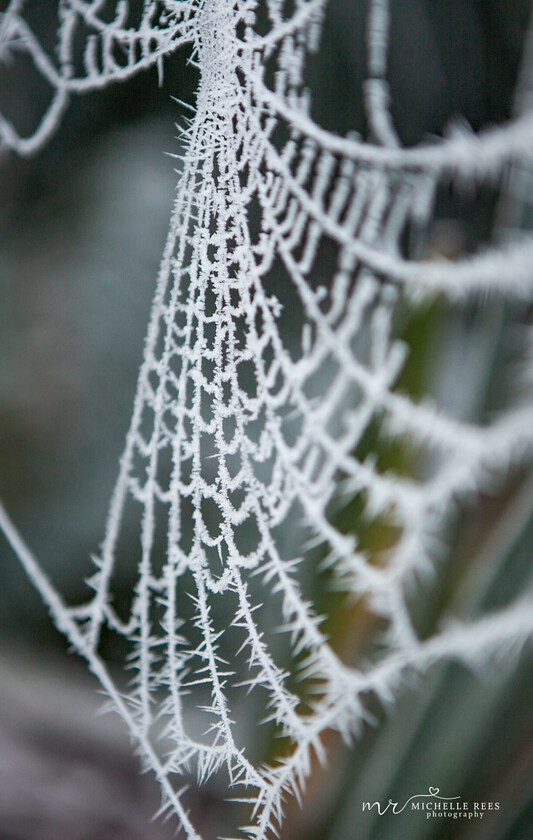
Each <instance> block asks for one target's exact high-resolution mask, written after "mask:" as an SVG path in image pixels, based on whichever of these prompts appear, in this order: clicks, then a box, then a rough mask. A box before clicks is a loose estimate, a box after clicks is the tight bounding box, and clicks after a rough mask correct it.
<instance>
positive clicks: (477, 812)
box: [363, 787, 500, 819]
mask: <svg viewBox="0 0 533 840" xmlns="http://www.w3.org/2000/svg"><path fill="white" fill-rule="evenodd" d="M407 807H410V810H411V811H422V812H424V813H425V814H426V819H430V818H432V817H448V818H451V819H458V818H459V817H462V818H464V819H472V818H477V819H483V816H484V813H485V811H498V810H499V808H500V803H499V802H473V803H468V802H464V801H462V799H461V796H441V795H440V792H439V788H438V787H429V788H428V792H427V793H416V794H414V795H413V796H410V797H409V799H407V800H406V801H405V802H404V803H403V805H400V804H399V803H398V802H394V801H393V800H392V799H389V801H388V802H387V804H386V805H382V804H381V803H380V802H363V811H372V810H373V809H374V808H375V809H376V810H377V812H378V814H379V815H380V817H382V816H383V814H386V813H387V811H390V813H391V814H401V813H402V811H405V809H406V808H407Z"/></svg>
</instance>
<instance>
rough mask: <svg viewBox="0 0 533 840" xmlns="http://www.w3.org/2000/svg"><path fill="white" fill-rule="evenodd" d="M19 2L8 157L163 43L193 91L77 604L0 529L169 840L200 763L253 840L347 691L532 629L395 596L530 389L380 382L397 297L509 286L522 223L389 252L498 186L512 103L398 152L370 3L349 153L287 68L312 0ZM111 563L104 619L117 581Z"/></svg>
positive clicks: (189, 828) (420, 570)
mask: <svg viewBox="0 0 533 840" xmlns="http://www.w3.org/2000/svg"><path fill="white" fill-rule="evenodd" d="M26 5H27V4H26V3H24V0H12V2H11V3H10V4H9V6H8V9H7V11H6V12H5V13H4V15H3V16H2V18H1V20H0V57H2V58H3V59H4V60H6V59H7V57H8V56H9V57H11V58H12V59H14V58H16V57H20V56H21V55H22V56H23V57H24V58H25V59H28V58H29V59H31V61H32V62H33V64H34V65H35V67H36V68H37V69H38V71H39V72H40V73H41V74H42V76H43V77H44V78H45V80H46V82H47V84H48V85H49V87H50V103H49V108H48V110H47V112H46V114H45V115H44V117H43V119H42V121H41V123H40V125H39V126H38V127H37V129H36V130H35V132H34V133H33V134H32V135H31V136H29V137H22V136H21V135H20V134H19V133H18V132H17V130H16V128H15V126H14V124H13V122H10V121H9V120H8V119H7V117H1V118H0V137H1V141H2V144H3V145H4V146H6V147H11V148H13V149H14V150H15V151H18V152H19V153H21V154H29V153H32V152H33V151H35V150H36V149H37V148H38V147H39V146H40V145H42V143H43V142H44V141H45V140H46V139H47V137H48V136H49V135H50V134H51V133H52V132H53V131H54V130H55V128H56V126H57V122H58V119H59V117H60V116H61V114H62V112H63V111H64V109H65V108H66V105H67V103H68V99H69V97H70V96H71V94H73V93H81V92H83V91H85V90H89V89H94V88H98V87H102V86H104V85H106V84H108V83H110V82H111V81H113V80H119V79H124V78H127V77H128V76H130V75H132V74H133V73H134V72H136V71H137V70H139V69H142V68H144V67H147V66H150V65H152V64H159V63H160V62H161V61H162V58H163V57H164V56H165V55H168V54H170V53H171V52H173V51H174V50H175V49H176V48H177V47H179V46H181V45H184V44H190V45H192V49H193V60H194V61H195V62H196V63H197V65H198V68H199V71H200V85H199V89H198V93H197V102H196V108H195V112H194V116H193V118H192V119H191V121H190V124H189V126H188V128H187V130H186V132H185V137H184V140H185V152H184V154H183V156H182V171H181V174H180V179H179V184H178V191H177V198H176V202H175V207H174V211H173V215H172V219H171V224H170V232H169V235H168V239H167V244H166V248H165V252H164V256H163V260H162V264H161V270H160V274H159V279H158V283H157V290H156V295H155V301H154V305H153V309H152V315H151V320H150V325H149V328H148V336H147V341H146V347H145V354H144V361H143V364H142V367H141V371H140V374H139V380H138V387H137V394H136V398H135V404H134V409H133V417H132V421H131V426H130V429H129V432H128V434H127V438H126V446H125V450H124V453H123V456H122V458H121V462H120V472H119V477H118V480H117V483H116V487H115V490H114V494H113V497H112V500H111V504H110V510H109V517H108V522H107V528H106V532H105V538H104V541H103V544H102V548H101V551H100V552H99V554H98V556H97V558H96V564H97V570H96V572H95V574H94V576H93V578H92V579H91V586H92V587H93V589H94V595H93V596H92V597H91V599H90V600H89V601H88V603H87V604H85V605H84V606H83V607H74V608H69V607H67V606H66V605H64V604H63V602H62V601H61V599H60V598H59V596H58V595H57V594H56V592H55V590H54V589H53V588H52V587H51V585H50V584H49V582H48V581H47V579H46V577H45V576H44V575H43V573H42V572H41V571H40V569H39V567H38V566H37V564H36V562H35V560H34V559H33V558H32V556H31V555H30V554H29V552H28V550H27V549H26V548H25V546H24V544H23V543H22V541H21V539H20V537H19V536H18V535H17V533H16V531H15V530H14V528H13V526H12V525H11V523H10V522H9V520H8V519H7V516H6V515H5V514H4V513H3V512H2V513H1V524H2V526H3V528H4V530H5V532H6V535H7V537H8V539H10V541H11V542H12V544H13V546H14V547H15V549H16V550H17V552H18V554H19V556H20V559H21V560H22V562H23V564H24V565H25V567H26V569H27V571H28V572H29V574H30V576H31V578H32V579H33V581H34V583H35V584H36V586H37V587H38V588H39V590H40V591H41V593H42V595H43V597H44V598H45V600H46V602H47V603H48V605H49V607H50V608H51V611H52V613H53V616H54V618H55V621H56V623H57V624H58V626H59V627H60V629H62V630H63V631H64V632H65V633H66V634H67V636H68V637H69V638H70V640H71V641H72V642H73V643H74V645H75V646H76V648H77V649H78V650H79V651H80V653H82V654H83V655H84V656H85V657H86V658H87V659H88V661H89V664H90V666H91V668H92V670H93V671H94V672H95V673H96V675H97V676H98V677H99V679H100V680H101V681H102V683H103V685H104V687H105V688H106V690H107V691H108V693H109V694H110V696H111V699H112V700H113V702H114V704H115V707H116V708H117V710H118V711H119V713H120V714H121V715H122V717H123V718H124V719H125V721H126V723H127V725H128V726H129V728H130V731H131V733H132V735H133V736H134V738H135V739H136V741H137V744H138V746H139V749H140V752H141V754H142V756H143V758H144V760H145V762H146V764H147V765H148V766H150V767H151V768H152V769H153V770H155V772H156V774H157V776H158V778H159V780H160V781H161V783H162V786H163V791H164V796H165V806H168V807H169V808H173V809H174V810H175V812H176V813H177V814H178V816H179V818H180V820H181V823H182V825H183V828H184V829H185V831H186V834H187V836H188V837H191V838H192V837H198V836H199V835H198V834H197V833H196V831H195V828H194V826H193V824H192V822H191V818H190V816H189V815H188V813H187V809H186V807H185V805H184V799H183V796H182V794H180V793H179V792H178V791H179V789H180V787H181V786H182V777H183V776H184V775H185V776H188V775H189V774H190V773H191V772H192V771H195V772H196V773H197V774H198V778H199V780H200V782H204V781H205V780H206V779H207V778H208V777H209V776H210V775H212V774H215V773H220V774H222V775H224V774H225V779H226V783H228V785H229V786H230V787H231V789H232V790H231V796H232V797H241V798H244V799H249V800H250V801H251V802H252V806H251V817H250V825H249V826H248V827H247V829H246V831H247V836H249V837H253V838H257V840H261V839H262V838H264V837H266V836H268V835H269V833H270V832H271V831H275V830H276V829H278V828H279V825H280V823H281V819H282V805H283V800H284V797H285V796H286V794H287V793H289V792H291V793H295V794H296V795H299V793H300V791H301V790H302V788H303V787H304V785H305V779H306V777H307V776H308V774H309V772H310V769H311V763H312V759H313V755H314V754H317V755H318V757H319V758H320V759H322V758H323V755H324V752H323V746H322V743H321V739H322V736H323V733H324V732H325V731H326V730H328V729H336V730H338V731H339V732H341V733H342V734H343V736H345V737H347V738H348V737H350V736H352V735H353V734H355V733H357V731H358V729H359V727H360V725H361V723H362V721H364V720H365V717H366V711H365V704H364V702H363V697H364V696H365V695H366V694H367V693H368V692H371V693H373V694H374V696H377V698H378V699H379V700H381V701H383V702H388V701H389V700H390V699H391V697H393V696H394V692H395V690H396V689H397V687H398V685H399V684H400V682H401V680H402V676H403V675H404V674H405V672H406V671H408V670H413V669H414V670H423V669H425V668H427V667H428V666H430V665H431V664H432V663H433V662H435V661H438V660H440V659H442V658H444V657H457V658H459V659H462V660H463V661H465V662H467V663H470V662H474V661H477V660H479V658H480V657H481V656H482V655H484V652H485V651H487V650H490V649H491V648H493V647H501V646H502V645H503V646H511V645H514V644H516V643H519V642H521V641H522V640H523V639H524V638H526V637H527V636H528V635H530V634H531V631H532V630H533V612H532V609H531V607H532V602H531V598H530V597H525V596H524V597H522V598H521V599H519V600H517V601H515V602H513V603H510V604H509V605H508V606H507V607H505V608H504V609H502V610H501V611H500V612H498V613H495V614H492V615H489V616H484V617H482V618H480V619H478V620H476V621H475V622H472V623H470V624H459V623H457V624H455V625H453V626H448V627H443V628H441V629H440V630H438V631H437V632H436V633H435V634H434V635H432V636H430V637H429V638H423V639H422V638H420V637H419V634H418V632H417V629H416V626H415V622H414V620H413V617H412V614H411V609H410V594H411V593H412V590H413V586H414V585H415V583H416V582H418V581H419V580H420V578H423V577H424V575H425V574H427V573H430V572H431V571H432V569H433V566H434V562H435V556H436V554H438V551H437V548H438V544H439V541H440V540H441V539H442V538H443V535H444V534H445V525H446V523H447V521H448V517H449V515H450V514H451V512H452V511H453V508H454V505H455V503H456V500H457V499H460V498H462V497H466V496H471V495H472V494H475V493H476V492H478V491H479V490H480V489H483V488H484V487H488V486H493V485H494V483H495V482H497V481H498V477H499V476H503V475H504V474H505V473H506V472H507V471H508V469H509V467H510V466H512V465H513V464H520V463H524V461H525V460H526V459H527V458H529V456H530V454H531V449H532V446H533V406H532V405H531V404H530V403H529V404H528V403H524V402H522V403H518V404H516V405H512V406H509V407H508V408H507V409H506V410H505V411H502V412H501V413H500V414H499V415H498V416H497V417H496V418H495V419H493V420H492V422H491V423H490V424H487V425H483V426H476V425H474V424H469V423H467V422H465V421H461V420H458V419H454V418H452V417H451V416H447V415H446V413H445V412H444V411H443V410H442V409H441V408H439V407H438V406H434V405H431V404H429V403H425V402H415V401H414V400H413V399H411V398H410V397H409V396H408V395H406V394H404V393H402V392H401V390H399V389H398V388H397V387H396V383H397V381H398V377H399V376H400V374H401V371H402V369H403V366H404V362H405V357H406V348H405V346H404V344H403V343H402V342H400V341H399V340H398V339H397V337H396V332H395V319H396V318H397V317H398V312H399V311H400V310H401V308H402V307H403V306H405V302H406V301H407V302H408V303H411V302H412V301H414V300H416V299H417V298H419V297H424V296H428V295H435V294H441V295H442V296H444V297H445V298H449V299H451V300H454V301H459V302H461V301H463V300H465V299H467V298H468V297H470V296H472V295H474V294H476V293H480V292H481V293H483V294H486V293H488V292H489V291H494V292H495V293H497V294H499V295H501V296H504V297H509V298H518V299H524V300H531V291H532V289H533V272H532V268H531V266H532V264H533V262H532V261H533V243H532V240H531V239H530V238H525V239H523V240H520V241H518V242H515V243H511V244H509V245H507V246H505V247H501V246H500V247H498V248H496V247H494V248H493V249H490V250H487V251H485V252H483V253H481V254H479V255H475V256H471V257H468V258H464V259H463V260H462V261H460V262H456V263H444V262H418V263H416V262H412V261H408V260H406V259H405V257H404V256H403V255H402V249H401V243H402V237H404V235H405V232H406V230H408V229H409V227H410V226H413V225H414V226H417V227H419V228H420V227H423V226H424V225H426V224H427V223H428V222H429V220H430V219H431V216H432V213H433V204H434V196H435V191H436V189H437V188H438V185H439V183H441V181H442V180H443V179H445V178H457V179H463V180H467V181H468V180H470V181H478V182H483V181H486V180H487V181H491V182H496V183H500V182H502V181H503V180H504V178H505V177H506V175H507V174H508V172H509V170H510V168H511V167H512V165H513V163H516V162H525V163H527V162H528V160H529V156H530V155H531V153H532V152H533V116H532V115H531V113H529V112H527V113H525V114H524V115H522V116H521V117H520V118H517V119H516V120H515V121H513V122H512V123H509V124H508V125H506V126H503V127H500V128H494V129H492V130H490V131H487V132H486V133H484V134H482V135H480V136H478V137H476V136H474V135H473V134H468V133H466V132H458V133H456V134H454V135H452V136H450V138H449V139H447V140H445V141H442V142H440V143H438V144H437V143H434V144H431V145H427V146H424V147H417V148H414V149H407V150H404V149H402V148H401V146H400V143H399V141H398V138H397V135H396V132H395V130H394V125H393V122H392V119H391V116H390V113H389V111H388V88H387V84H386V81H385V74H386V52H387V36H388V27H389V16H388V7H387V3H386V2H385V1H384V0H382V1H381V2H379V0H375V2H371V3H369V15H368V37H367V41H368V44H367V49H368V68H369V80H368V81H367V83H366V85H365V91H364V94H365V103H366V108H367V117H368V123H369V126H370V130H371V134H372V138H371V139H372V143H370V142H368V143H366V142H363V141H362V140H361V139H360V138H358V137H356V136H351V137H346V138H341V137H339V136H337V135H334V134H332V133H329V132H327V131H325V130H323V129H322V128H320V127H319V126H318V125H317V124H316V123H315V122H314V121H313V120H312V118H311V116H310V97H309V93H308V91H307V89H306V88H305V85H304V71H305V61H306V58H307V56H308V55H309V54H310V53H312V52H313V51H314V50H316V49H318V48H319V42H320V25H321V20H322V17H323V15H324V10H325V2H324V0H301V1H300V2H298V0H295V2H278V0H266V2H264V3H256V2H244V0H237V2H234V3H230V2H228V0H201V1H200V2H192V0H191V2H170V0H169V2H145V3H144V5H143V8H142V11H141V12H139V13H138V14H137V16H135V13H134V12H133V11H132V10H131V9H130V8H129V6H128V4H127V3H124V2H120V3H117V4H110V3H104V2H82V0H64V2H60V3H59V5H58V10H59V11H58V19H59V28H58V48H57V50H56V53H55V54H54V55H53V56H50V54H49V53H48V52H47V51H46V50H45V49H44V48H43V47H42V46H41V45H40V44H39V42H38V40H37V39H36V37H35V36H34V34H33V33H32V31H31V30H30V28H29V26H28V24H27V23H26V22H25V20H24V12H25V7H26ZM80 43H83V44H84V45H85V47H84V49H83V50H81V53H80V50H79V44H80ZM80 55H81V57H80ZM371 429H373V430H374V433H376V432H379V435H380V436H381V439H399V440H401V441H403V440H409V441H414V442H416V445H417V457H416V459H415V460H416V467H415V466H413V468H412V469H410V470H404V471H400V470H397V471H394V470H392V469H383V468H382V467H381V466H380V462H379V458H378V457H372V454H368V451H367V450H368V445H367V443H365V441H366V440H367V437H368V434H369V430H371ZM365 452H366V454H364V453H365ZM354 498H358V499H360V500H361V502H362V504H363V506H364V516H365V517H366V520H367V521H370V522H375V523H378V522H379V521H380V519H381V520H383V519H385V520H386V521H387V523H388V527H389V528H390V529H391V530H392V532H393V534H394V537H393V539H391V540H390V544H389V546H388V548H387V550H384V551H382V552H380V553H379V554H378V555H376V554H371V553H369V552H365V550H364V549H362V548H361V547H360V546H359V545H358V542H357V535H356V534H355V533H351V532H348V533H347V532H346V529H345V528H344V529H343V528H341V526H340V525H339V519H338V511H339V509H341V508H342V507H343V505H344V506H346V504H347V503H348V502H347V500H351V499H354ZM376 527H379V525H377V524H376ZM135 532H136V533H137V537H138V538H137V540H136V541H135V545H134V541H133V539H132V534H133V533H135ZM311 549H312V552H311V553H312V555H313V553H314V556H317V557H320V558H321V561H322V565H323V566H326V567H327V568H328V569H329V570H330V574H331V575H332V576H333V577H334V579H335V580H336V586H337V587H338V588H340V589H342V590H345V591H346V592H347V593H351V594H352V595H355V596H357V597H359V598H361V599H362V603H363V605H364V606H363V607H362V608H363V609H364V610H366V612H367V613H368V615H369V617H370V619H371V621H372V622H373V625H372V626H374V627H376V628H378V629H379V630H380V633H381V637H380V638H381V643H380V645H378V646H376V647H375V648H372V650H371V652H369V651H367V652H366V655H365V658H364V660H363V659H361V660H360V661H359V660H357V659H356V660H353V658H350V657H342V656H341V654H340V652H339V651H338V650H336V649H335V647H334V646H333V645H331V644H330V643H329V641H328V638H327V635H326V632H325V629H324V620H323V618H322V617H321V616H320V615H318V614H317V610H316V607H315V606H314V604H313V602H312V595H313V593H312V592H309V591H306V590H305V585H306V584H305V580H306V579H307V578H308V575H307V577H306V576H303V575H301V574H300V569H301V567H302V564H304V563H305V562H308V561H304V559H303V558H304V556H305V555H306V554H307V553H308V552H309V551H310V550H311ZM134 563H137V568H138V572H137V576H136V583H135V587H134V591H133V592H132V593H131V599H130V602H129V603H128V606H127V609H125V608H124V605H123V604H121V606H117V604H116V603H115V600H116V599H115V595H116V593H115V589H114V581H115V575H116V572H117V568H118V567H121V566H127V567H128V568H131V565H132V564H134ZM273 626H274V627H275V629H276V630H279V629H281V630H283V631H284V632H283V633H282V634H281V635H280V634H277V635H276V634H274V633H272V629H273ZM104 632H112V633H114V634H118V635H119V636H121V637H124V639H125V640H126V643H127V647H128V651H129V653H128V656H127V660H126V663H125V665H126V666H127V668H132V669H133V672H134V679H133V682H130V683H128V684H127V683H126V682H122V681H121V679H120V678H119V677H117V678H115V677H113V678H112V677H111V676H110V674H109V672H108V670H107V669H106V666H105V664H104V663H103V661H102V659H101V658H100V654H99V650H100V643H101V637H102V633H104ZM280 639H281V641H280ZM243 661H244V662H245V665H244V666H243ZM243 675H244V676H243ZM115 680H117V681H115ZM256 698H258V699H256ZM195 707H197V708H198V710H199V711H198V715H197V717H194V716H191V712H190V710H191V708H195ZM200 707H201V709H200ZM258 708H259V709H260V713H259V714H258ZM265 709H266V710H267V712H266V714H265ZM247 715H248V716H249V717H250V719H255V718H265V717H266V718H267V719H268V720H270V722H271V726H274V727H275V731H276V733H277V734H278V735H279V736H281V737H282V738H283V741H282V742H281V743H282V744H283V749H282V750H280V751H279V753H278V754H277V755H275V756H274V758H272V757H271V760H269V761H267V760H266V758H265V756H260V757H258V756H257V755H255V756H254V754H253V749H249V745H248V744H247V738H246V731H245V728H244V727H243V726H242V725H240V723H239V720H240V719H242V718H245V717H246V716H247Z"/></svg>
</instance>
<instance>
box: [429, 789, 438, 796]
mask: <svg viewBox="0 0 533 840" xmlns="http://www.w3.org/2000/svg"><path fill="white" fill-rule="evenodd" d="M429 792H430V794H431V796H436V795H437V793H438V792H439V788H434V787H430V788H429Z"/></svg>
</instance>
